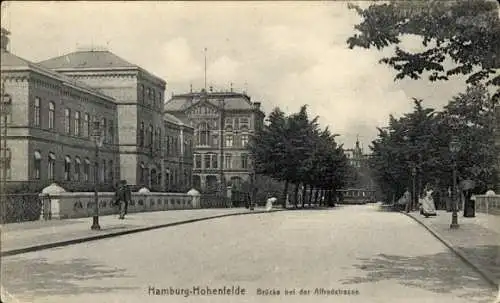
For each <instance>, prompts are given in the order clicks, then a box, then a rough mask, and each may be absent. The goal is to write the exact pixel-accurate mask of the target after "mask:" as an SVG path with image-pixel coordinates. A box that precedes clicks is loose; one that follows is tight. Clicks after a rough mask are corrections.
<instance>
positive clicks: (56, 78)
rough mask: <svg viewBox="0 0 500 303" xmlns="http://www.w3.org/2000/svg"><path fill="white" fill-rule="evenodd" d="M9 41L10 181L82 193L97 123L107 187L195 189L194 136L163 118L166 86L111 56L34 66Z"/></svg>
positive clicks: (93, 54)
mask: <svg viewBox="0 0 500 303" xmlns="http://www.w3.org/2000/svg"><path fill="white" fill-rule="evenodd" d="M7 34H8V32H7V31H5V30H4V31H2V62H1V64H2V81H3V82H4V83H5V85H4V87H5V89H4V90H5V94H6V95H8V96H10V97H11V98H12V114H11V117H12V121H11V123H10V124H9V125H8V132H9V134H8V135H9V137H8V145H9V148H10V149H11V151H10V154H11V155H12V156H11V162H10V163H11V167H10V176H9V177H10V181H12V182H29V183H30V184H33V182H34V181H36V180H39V182H38V183H43V184H46V183H48V182H51V181H54V180H55V181H57V182H58V183H63V184H64V183H65V184H66V186H67V187H68V186H69V187H70V188H77V187H78V186H77V184H80V183H78V182H80V181H81V179H80V178H83V180H87V179H86V178H87V172H88V175H90V176H92V172H91V171H90V172H89V171H88V170H87V166H88V165H90V166H92V165H91V164H90V163H93V160H92V159H93V149H94V145H93V142H92V141H91V138H90V136H89V133H90V132H91V126H92V121H93V120H94V119H98V120H99V121H100V122H101V126H103V128H104V129H105V132H104V134H105V140H104V142H105V143H104V146H103V148H102V159H101V161H102V164H101V162H100V164H101V165H100V166H101V169H102V170H103V171H102V173H101V174H102V178H103V179H102V180H99V182H100V183H105V184H107V185H112V184H114V182H116V181H117V180H118V179H124V180H127V182H128V183H129V184H134V185H138V186H148V187H150V188H152V189H154V190H162V191H164V190H174V189H185V188H187V187H189V186H190V184H189V183H190V180H191V178H190V177H189V178H186V177H185V176H186V175H190V174H191V170H192V155H191V154H189V155H184V154H181V153H189V152H192V148H185V147H184V145H189V144H191V142H192V136H193V129H192V128H191V127H189V126H188V125H186V124H184V123H182V122H181V121H178V120H175V121H174V120H173V119H172V118H171V117H169V116H164V115H163V103H164V101H163V100H164V91H165V86H166V83H165V81H164V80H162V79H161V78H159V77H156V76H154V75H152V74H151V73H149V72H147V71H146V70H144V69H143V68H141V67H139V66H136V65H134V64H131V63H129V62H127V61H125V60H123V59H122V58H120V57H118V56H116V55H115V54H113V53H111V52H109V51H107V50H100V51H96V50H88V51H77V52H73V53H70V54H67V55H64V56H60V57H57V58H53V59H49V60H45V61H43V62H40V63H38V64H35V63H32V62H29V61H27V60H24V59H22V58H19V57H17V56H15V55H14V54H11V53H10V52H9V51H8V50H7V43H8V38H7ZM22 140H24V141H22ZM181 145H182V146H181ZM172 150H176V151H177V152H176V153H172ZM186 159H189V161H186ZM40 161H41V162H40ZM51 161H55V163H54V164H52V162H51ZM26 163H27V164H28V165H26ZM166 164H167V166H165V165H166ZM23 166H27V168H26V169H24V167H23ZM38 166H40V167H41V168H40V169H39V170H40V171H38V170H37V169H36V167H38ZM62 168H63V169H62ZM89 169H91V168H89ZM47 170H48V172H47ZM52 170H53V172H54V173H52ZM76 170H79V172H78V173H77V171H76ZM35 171H36V172H35ZM30 174H31V175H30ZM79 174H83V176H82V177H76V176H77V175H79ZM35 176H36V178H37V179H34V178H35ZM186 180H188V181H186ZM72 181H74V182H72ZM85 182H88V183H89V184H93V179H92V178H89V179H88V180H87V181H85ZM186 182H187V183H186ZM181 183H182V184H181Z"/></svg>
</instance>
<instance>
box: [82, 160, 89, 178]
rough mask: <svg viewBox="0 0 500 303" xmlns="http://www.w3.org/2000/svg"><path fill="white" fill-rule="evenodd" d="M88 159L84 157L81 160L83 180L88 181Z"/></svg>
mask: <svg viewBox="0 0 500 303" xmlns="http://www.w3.org/2000/svg"><path fill="white" fill-rule="evenodd" d="M89 176H90V160H89V159H88V158H85V161H84V162H83V181H85V182H88V181H89V180H90V178H89Z"/></svg>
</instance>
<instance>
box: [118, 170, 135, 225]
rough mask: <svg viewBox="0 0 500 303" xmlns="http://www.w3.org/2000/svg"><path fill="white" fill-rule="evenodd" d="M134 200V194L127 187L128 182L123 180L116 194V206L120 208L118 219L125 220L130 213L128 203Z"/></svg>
mask: <svg viewBox="0 0 500 303" xmlns="http://www.w3.org/2000/svg"><path fill="white" fill-rule="evenodd" d="M131 198H132V193H131V192H130V188H129V187H128V185H127V181H125V180H121V181H120V185H119V186H118V189H117V190H116V192H115V204H118V207H119V217H118V219H121V220H123V219H125V215H126V214H127V212H128V203H129V202H130V200H131Z"/></svg>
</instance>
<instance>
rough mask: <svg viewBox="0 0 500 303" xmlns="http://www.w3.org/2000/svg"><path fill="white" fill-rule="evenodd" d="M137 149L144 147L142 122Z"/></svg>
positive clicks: (142, 123)
mask: <svg viewBox="0 0 500 303" xmlns="http://www.w3.org/2000/svg"><path fill="white" fill-rule="evenodd" d="M139 147H144V122H141V126H140V128H139Z"/></svg>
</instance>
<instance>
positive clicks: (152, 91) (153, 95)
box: [151, 89, 156, 106]
mask: <svg viewBox="0 0 500 303" xmlns="http://www.w3.org/2000/svg"><path fill="white" fill-rule="evenodd" d="M151 97H153V105H154V106H156V92H155V90H154V89H151Z"/></svg>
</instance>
